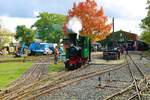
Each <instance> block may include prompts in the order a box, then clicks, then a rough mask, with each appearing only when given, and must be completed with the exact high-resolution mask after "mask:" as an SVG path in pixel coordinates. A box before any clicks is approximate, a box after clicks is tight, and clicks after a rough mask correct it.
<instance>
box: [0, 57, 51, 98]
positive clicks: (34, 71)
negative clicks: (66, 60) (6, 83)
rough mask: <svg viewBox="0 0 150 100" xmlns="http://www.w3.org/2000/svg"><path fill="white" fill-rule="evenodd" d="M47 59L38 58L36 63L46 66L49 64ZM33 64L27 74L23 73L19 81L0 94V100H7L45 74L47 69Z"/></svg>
mask: <svg viewBox="0 0 150 100" xmlns="http://www.w3.org/2000/svg"><path fill="white" fill-rule="evenodd" d="M49 61H50V60H49V57H45V56H44V57H40V59H39V60H38V61H37V62H40V63H44V64H46V65H48V64H49ZM37 62H35V63H34V64H33V67H31V68H30V69H29V70H28V71H27V72H25V73H24V74H23V75H22V76H21V77H20V78H19V79H17V80H16V81H15V82H13V84H12V85H10V87H8V88H7V89H6V90H5V91H3V92H1V93H0V99H2V100H4V99H7V100H9V99H10V97H11V96H12V95H13V94H14V93H18V92H17V91H18V90H20V89H21V88H22V87H24V86H26V85H29V84H32V83H33V82H35V81H38V80H39V79H40V77H41V76H42V75H43V74H46V71H47V68H46V66H45V65H44V66H45V67H44V66H43V65H41V64H40V63H37Z"/></svg>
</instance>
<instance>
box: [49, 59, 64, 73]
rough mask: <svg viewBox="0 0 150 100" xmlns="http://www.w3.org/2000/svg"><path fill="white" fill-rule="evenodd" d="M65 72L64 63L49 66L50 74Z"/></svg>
mask: <svg viewBox="0 0 150 100" xmlns="http://www.w3.org/2000/svg"><path fill="white" fill-rule="evenodd" d="M63 70H65V65H64V63H62V62H59V63H58V64H53V63H51V64H50V65H49V66H48V72H49V73H51V72H60V71H63Z"/></svg>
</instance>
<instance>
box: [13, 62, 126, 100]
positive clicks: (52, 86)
mask: <svg viewBox="0 0 150 100" xmlns="http://www.w3.org/2000/svg"><path fill="white" fill-rule="evenodd" d="M124 66H127V65H126V63H125V64H122V65H118V66H114V65H113V66H109V68H107V69H103V70H98V71H97V70H95V71H91V72H89V73H86V74H85V73H84V74H80V75H79V74H78V75H72V77H64V78H62V79H59V80H56V81H53V82H51V83H48V84H46V85H45V86H42V87H38V88H37V89H34V90H30V91H26V92H23V93H21V94H20V95H16V96H13V97H12V98H11V99H22V98H25V99H35V98H36V97H38V96H40V95H44V94H46V93H51V92H53V91H56V90H57V89H60V88H63V87H66V86H68V85H71V84H73V83H77V82H80V81H82V80H85V79H88V78H91V77H94V76H97V75H101V74H104V73H107V72H110V71H113V70H117V69H120V68H122V67H124ZM87 68H88V67H87ZM84 70H85V69H84ZM75 72H76V71H75ZM70 75H71V74H70Z"/></svg>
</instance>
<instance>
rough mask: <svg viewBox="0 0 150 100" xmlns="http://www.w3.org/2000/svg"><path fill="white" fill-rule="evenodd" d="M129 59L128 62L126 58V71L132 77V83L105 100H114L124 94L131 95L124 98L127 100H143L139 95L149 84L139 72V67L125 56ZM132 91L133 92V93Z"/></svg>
mask: <svg viewBox="0 0 150 100" xmlns="http://www.w3.org/2000/svg"><path fill="white" fill-rule="evenodd" d="M127 56H128V57H129V60H130V61H129V60H128V59H127V58H126V60H127V63H128V69H129V72H130V74H131V77H132V83H131V84H130V85H129V86H128V87H126V88H124V89H122V90H121V91H119V92H116V93H114V94H112V95H110V96H108V97H106V98H105V100H115V97H117V96H122V95H123V94H124V93H130V94H131V95H130V96H129V97H128V98H126V99H127V100H132V99H136V100H143V99H142V95H141V93H142V92H143V91H144V90H145V89H147V88H148V85H149V82H148V80H147V78H146V76H145V74H144V73H143V71H142V70H141V68H140V66H139V65H138V64H136V63H135V62H134V60H133V59H132V57H131V56H130V55H127ZM141 84H144V86H140V85H141ZM133 90H134V92H133Z"/></svg>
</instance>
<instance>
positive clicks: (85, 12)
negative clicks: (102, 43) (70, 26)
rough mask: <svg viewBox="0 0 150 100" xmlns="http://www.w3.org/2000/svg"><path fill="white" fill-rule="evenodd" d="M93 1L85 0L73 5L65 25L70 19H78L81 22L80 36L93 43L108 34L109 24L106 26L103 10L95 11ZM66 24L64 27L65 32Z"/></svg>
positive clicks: (95, 5)
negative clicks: (87, 38)
mask: <svg viewBox="0 0 150 100" xmlns="http://www.w3.org/2000/svg"><path fill="white" fill-rule="evenodd" d="M96 7H97V4H96V2H95V0H86V1H85V2H80V3H79V4H78V5H76V4H75V3H74V6H73V8H72V9H70V10H69V12H68V16H67V18H66V19H67V20H66V24H67V22H68V21H69V19H70V18H71V17H74V16H76V17H78V18H79V19H81V21H82V30H81V32H80V35H82V36H87V37H89V38H90V39H91V40H93V41H98V40H102V39H105V38H106V36H108V35H109V34H110V30H111V24H108V23H107V22H108V20H107V17H106V16H105V15H104V12H103V8H101V9H99V10H98V9H97V8H96ZM66 24H65V26H64V30H65V32H67V31H66V30H67V28H66Z"/></svg>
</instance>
